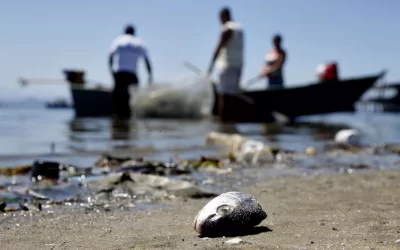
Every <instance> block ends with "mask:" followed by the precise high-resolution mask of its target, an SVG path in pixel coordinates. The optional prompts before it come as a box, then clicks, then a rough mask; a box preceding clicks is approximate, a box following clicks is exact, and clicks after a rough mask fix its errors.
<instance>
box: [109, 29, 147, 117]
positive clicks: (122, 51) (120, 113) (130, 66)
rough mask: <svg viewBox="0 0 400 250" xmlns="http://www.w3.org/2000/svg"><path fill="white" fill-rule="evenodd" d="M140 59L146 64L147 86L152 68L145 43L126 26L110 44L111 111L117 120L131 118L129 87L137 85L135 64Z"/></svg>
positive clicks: (133, 30)
mask: <svg viewBox="0 0 400 250" xmlns="http://www.w3.org/2000/svg"><path fill="white" fill-rule="evenodd" d="M140 57H143V58H144V60H145V62H146V67H147V72H148V74H149V84H151V83H152V67H151V64H150V60H149V57H148V54H147V49H146V46H145V43H144V41H143V40H142V39H140V38H139V37H137V36H135V29H134V27H133V26H132V25H128V26H127V27H126V28H125V32H124V34H122V35H120V36H118V37H117V38H115V39H114V41H113V42H112V44H111V51H110V56H109V66H110V70H111V72H112V74H113V77H114V89H113V92H112V98H113V109H114V116H115V117H116V118H118V119H130V118H131V114H132V111H131V108H130V93H129V87H130V86H131V85H134V86H137V85H138V84H139V79H138V76H137V62H138V59H139V58H140Z"/></svg>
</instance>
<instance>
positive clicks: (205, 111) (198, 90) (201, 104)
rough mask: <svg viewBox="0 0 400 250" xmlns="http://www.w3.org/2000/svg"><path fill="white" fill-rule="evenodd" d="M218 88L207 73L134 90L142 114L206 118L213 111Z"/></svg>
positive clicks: (135, 103) (135, 104)
mask: <svg viewBox="0 0 400 250" xmlns="http://www.w3.org/2000/svg"><path fill="white" fill-rule="evenodd" d="M213 105H214V90H213V87H212V82H211V81H210V79H209V78H208V77H207V76H205V75H204V76H195V77H187V78H184V79H182V80H180V81H178V82H176V83H173V84H158V85H157V84H154V85H150V86H149V87H146V88H139V89H136V90H134V91H133V93H132V103H131V106H132V108H133V110H134V112H135V115H136V116H138V117H158V118H199V119H201V118H204V117H207V116H210V115H211V112H212V109H213Z"/></svg>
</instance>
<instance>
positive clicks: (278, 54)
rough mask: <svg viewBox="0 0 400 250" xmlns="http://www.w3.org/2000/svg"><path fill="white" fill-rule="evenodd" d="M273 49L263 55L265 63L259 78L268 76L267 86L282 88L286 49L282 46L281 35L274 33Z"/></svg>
mask: <svg viewBox="0 0 400 250" xmlns="http://www.w3.org/2000/svg"><path fill="white" fill-rule="evenodd" d="M272 44H273V46H274V47H273V49H272V50H271V51H269V52H268V53H267V54H266V55H265V64H264V65H263V68H262V69H261V72H260V75H259V76H260V78H262V77H267V78H268V87H269V88H283V86H284V78H283V66H284V65H285V61H286V57H287V56H286V51H285V50H284V49H283V48H282V37H281V36H280V35H275V36H274V38H273V39H272Z"/></svg>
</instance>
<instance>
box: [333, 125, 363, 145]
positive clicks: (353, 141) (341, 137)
mask: <svg viewBox="0 0 400 250" xmlns="http://www.w3.org/2000/svg"><path fill="white" fill-rule="evenodd" d="M360 140H361V135H360V133H359V132H358V131H357V130H356V129H343V130H340V131H339V132H337V133H336V135H335V141H336V142H337V143H343V144H350V145H358V144H360Z"/></svg>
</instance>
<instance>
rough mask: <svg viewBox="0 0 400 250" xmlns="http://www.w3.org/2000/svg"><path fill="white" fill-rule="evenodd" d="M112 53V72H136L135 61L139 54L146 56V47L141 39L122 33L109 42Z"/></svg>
mask: <svg viewBox="0 0 400 250" xmlns="http://www.w3.org/2000/svg"><path fill="white" fill-rule="evenodd" d="M111 53H113V55H114V61H113V66H112V68H113V71H114V72H131V73H136V69H137V61H138V59H139V57H140V56H146V53H147V52H146V47H145V44H144V42H143V40H142V39H140V38H138V37H135V36H132V35H128V34H123V35H121V36H118V37H117V38H115V39H114V41H113V42H112V44H111Z"/></svg>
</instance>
